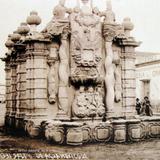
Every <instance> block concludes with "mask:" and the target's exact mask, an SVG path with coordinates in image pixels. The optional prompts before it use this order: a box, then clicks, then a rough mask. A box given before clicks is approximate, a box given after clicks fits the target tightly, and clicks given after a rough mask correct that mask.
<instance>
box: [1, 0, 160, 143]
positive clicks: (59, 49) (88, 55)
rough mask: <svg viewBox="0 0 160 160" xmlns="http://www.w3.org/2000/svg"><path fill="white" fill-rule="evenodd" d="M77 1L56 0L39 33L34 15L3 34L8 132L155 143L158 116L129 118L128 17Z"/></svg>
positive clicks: (131, 61)
mask: <svg viewBox="0 0 160 160" xmlns="http://www.w3.org/2000/svg"><path fill="white" fill-rule="evenodd" d="M81 2H82V6H80V5H79V4H80V3H79V1H78V0H77V5H76V7H74V8H67V7H66V6H65V0H60V1H59V4H58V5H56V6H55V7H54V10H53V18H52V20H51V21H50V22H49V23H48V24H47V26H46V27H45V28H44V29H43V31H41V32H38V31H37V29H36V28H37V26H38V25H39V24H40V23H41V18H40V17H39V16H38V13H37V12H35V11H32V12H31V13H30V15H29V16H28V17H27V21H26V22H27V23H21V25H20V27H18V29H17V30H16V31H15V32H13V34H11V35H9V36H8V40H7V42H6V44H5V45H6V47H7V48H8V52H7V53H6V57H5V58H4V59H3V60H4V61H5V64H6V68H5V71H6V116H5V126H6V128H7V130H10V131H11V133H12V132H16V133H17V132H20V133H23V134H26V133H27V134H28V135H29V136H31V137H45V138H46V139H47V140H48V141H52V142H53V143H56V144H69V145H82V144H85V143H95V142H110V141H111V142H115V143H121V142H126V141H139V140H141V139H144V138H148V137H150V138H152V137H159V134H160V133H159V127H160V124H159V118H153V119H140V118H138V119H136V118H135V117H136V113H135V98H136V97H135V48H136V47H138V46H139V43H138V42H136V41H135V39H134V38H133V37H132V36H131V35H130V32H131V31H132V30H133V28H134V26H133V24H132V23H131V20H130V18H124V21H123V23H122V24H118V23H117V22H116V20H115V14H114V12H113V11H112V5H111V2H110V1H107V8H106V10H105V11H103V12H102V11H99V10H98V8H96V7H93V6H92V5H90V2H89V0H81ZM146 128H147V129H146Z"/></svg>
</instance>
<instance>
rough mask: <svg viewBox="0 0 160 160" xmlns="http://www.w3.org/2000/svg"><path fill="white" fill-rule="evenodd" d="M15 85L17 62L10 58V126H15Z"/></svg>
mask: <svg viewBox="0 0 160 160" xmlns="http://www.w3.org/2000/svg"><path fill="white" fill-rule="evenodd" d="M16 86H17V62H16V59H15V58H12V59H11V103H12V104H11V105H12V110H11V113H10V125H11V127H13V128H14V127H15V115H16V111H17V108H16V96H17V92H16Z"/></svg>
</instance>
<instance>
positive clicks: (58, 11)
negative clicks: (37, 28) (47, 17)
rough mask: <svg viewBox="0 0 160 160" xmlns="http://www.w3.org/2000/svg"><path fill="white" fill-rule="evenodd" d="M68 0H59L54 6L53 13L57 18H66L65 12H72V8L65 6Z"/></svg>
mask: <svg viewBox="0 0 160 160" xmlns="http://www.w3.org/2000/svg"><path fill="white" fill-rule="evenodd" d="M65 2H66V0H59V4H58V5H57V6H56V7H55V8H54V10H53V15H54V19H55V20H64V19H66V17H65V14H66V13H71V12H72V10H71V9H68V8H66V7H65Z"/></svg>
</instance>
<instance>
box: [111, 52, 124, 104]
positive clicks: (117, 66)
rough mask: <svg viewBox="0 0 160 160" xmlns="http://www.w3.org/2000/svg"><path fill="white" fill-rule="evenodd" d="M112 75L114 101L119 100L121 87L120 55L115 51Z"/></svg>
mask: <svg viewBox="0 0 160 160" xmlns="http://www.w3.org/2000/svg"><path fill="white" fill-rule="evenodd" d="M113 64H114V77H115V86H114V88H115V102H117V103H118V102H120V101H121V94H122V87H121V65H120V57H119V55H118V53H117V52H114V60H113Z"/></svg>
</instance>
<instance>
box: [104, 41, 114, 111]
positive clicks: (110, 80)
mask: <svg viewBox="0 0 160 160" xmlns="http://www.w3.org/2000/svg"><path fill="white" fill-rule="evenodd" d="M106 54H107V55H106V59H105V68H106V76H105V85H106V105H107V109H108V112H113V107H114V97H115V92H114V83H115V79H114V67H113V50H112V42H108V41H107V42H106Z"/></svg>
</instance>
